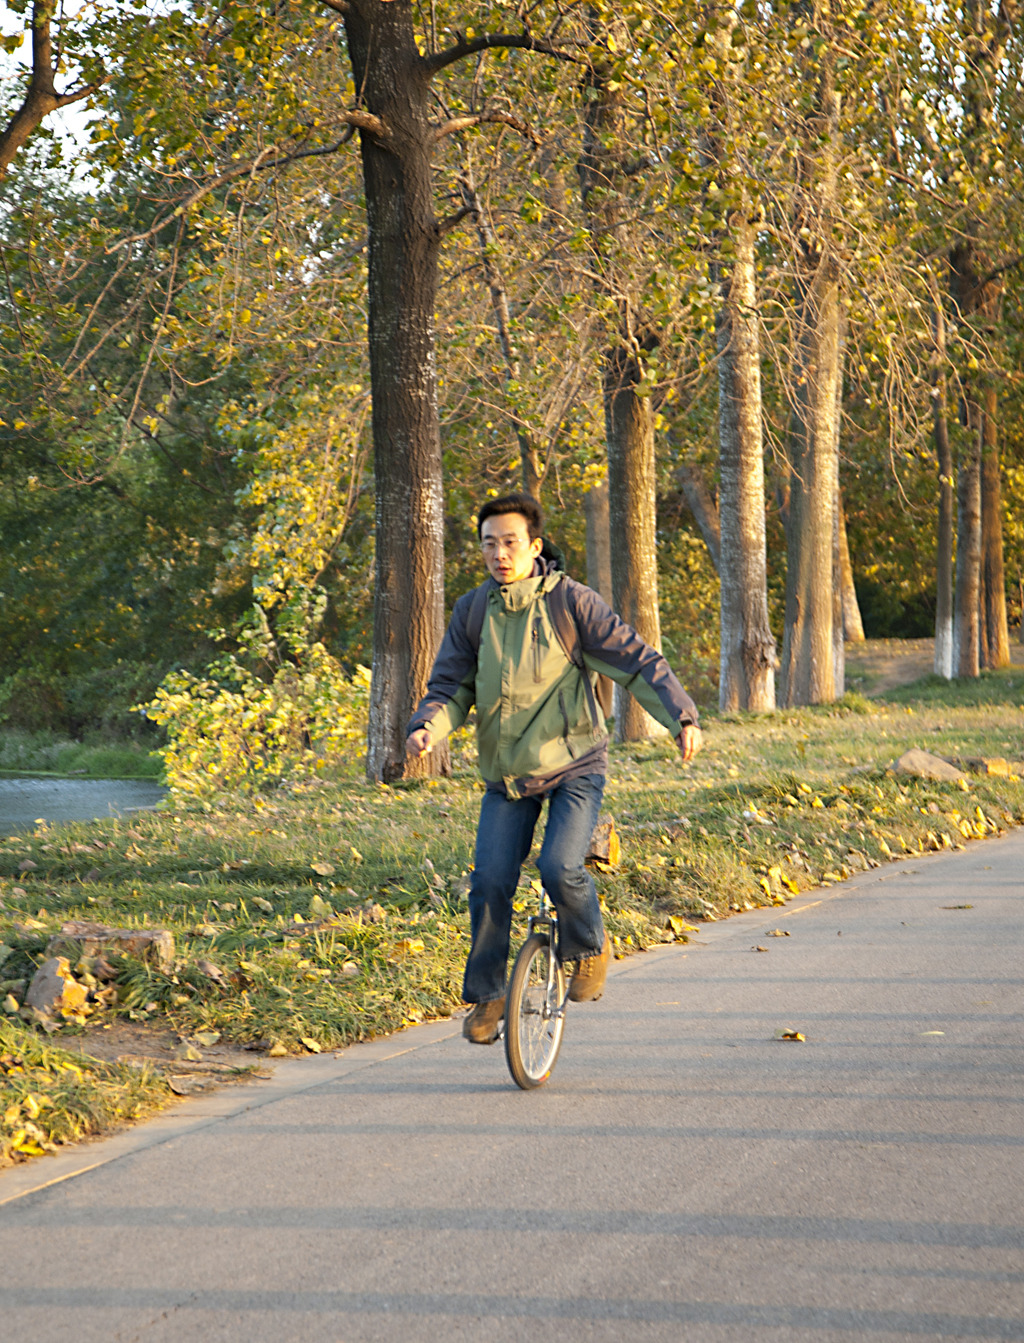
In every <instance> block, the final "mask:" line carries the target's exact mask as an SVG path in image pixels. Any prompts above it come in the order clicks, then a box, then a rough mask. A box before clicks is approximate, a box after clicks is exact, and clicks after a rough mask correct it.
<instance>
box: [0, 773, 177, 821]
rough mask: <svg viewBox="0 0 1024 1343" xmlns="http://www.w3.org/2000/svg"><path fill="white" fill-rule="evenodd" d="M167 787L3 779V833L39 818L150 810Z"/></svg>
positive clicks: (138, 782)
mask: <svg viewBox="0 0 1024 1343" xmlns="http://www.w3.org/2000/svg"><path fill="white" fill-rule="evenodd" d="M166 796H167V789H166V788H163V787H161V785H160V784H158V783H153V782H152V781H151V780H149V779H49V778H41V777H32V778H29V777H20V778H16V779H12V778H6V779H3V778H0V835H10V834H13V833H14V832H15V831H18V830H28V829H31V827H32V825H33V823H34V822H35V821H38V820H45V821H95V820H100V819H102V818H104V817H107V816H123V815H124V814H125V813H126V812H130V811H139V810H147V811H148V810H150V809H151V808H153V807H155V806H156V804H157V803H158V802H159V801H160V800H161V799H162V798H164V797H166Z"/></svg>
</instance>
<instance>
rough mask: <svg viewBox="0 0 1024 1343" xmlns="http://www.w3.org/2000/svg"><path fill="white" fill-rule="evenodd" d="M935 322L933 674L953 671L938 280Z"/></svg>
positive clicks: (948, 465)
mask: <svg viewBox="0 0 1024 1343" xmlns="http://www.w3.org/2000/svg"><path fill="white" fill-rule="evenodd" d="M932 307H933V313H934V324H935V372H934V374H933V376H932V418H933V425H934V434H935V453H936V456H937V457H938V460H939V514H938V534H937V536H936V546H935V550H936V553H935V661H934V667H935V674H936V675H937V676H944V677H945V678H946V680H947V681H948V680H949V679H950V678H951V677H952V675H953V452H952V449H951V448H950V444H949V420H948V418H947V416H948V409H947V404H946V314H945V312H944V310H943V307H942V299H941V297H940V295H939V290H938V283H937V281H936V282H934V283H933V287H932Z"/></svg>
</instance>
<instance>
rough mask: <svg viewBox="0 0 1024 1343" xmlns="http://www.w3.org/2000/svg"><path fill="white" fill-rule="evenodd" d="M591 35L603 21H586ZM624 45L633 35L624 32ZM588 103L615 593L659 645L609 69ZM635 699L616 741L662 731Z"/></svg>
mask: <svg viewBox="0 0 1024 1343" xmlns="http://www.w3.org/2000/svg"><path fill="white" fill-rule="evenodd" d="M590 24H591V28H592V30H593V29H595V28H596V25H597V19H596V17H595V16H594V15H591V17H590ZM618 36H619V38H620V41H621V42H625V41H627V40H628V36H623V34H621V33H619V34H618ZM588 81H589V85H590V92H591V93H592V95H593V96H592V98H591V99H590V101H589V102H588V103H587V110H586V119H585V122H584V137H583V150H582V154H581V156H580V163H579V177H580V191H581V195H582V198H583V208H584V210H585V212H586V214H587V216H588V218H589V219H590V220H591V222H592V225H593V228H594V233H593V237H594V242H593V252H594V266H595V270H596V271H597V273H598V274H600V275H601V276H602V277H603V279H604V284H603V285H602V286H601V293H602V295H605V294H607V293H609V292H612V293H615V294H616V295H617V296H618V313H619V317H618V325H617V329H616V330H614V331H613V332H612V335H611V343H610V345H609V348H608V349H607V350H606V352H605V356H604V374H603V380H602V381H603V389H604V416H605V437H606V440H607V444H608V494H609V513H610V518H611V540H612V592H613V595H614V598H615V602H614V605H615V609H616V610H617V611H618V613H619V614H620V615H621V617H622V619H623V620H625V621H626V622H627V623H628V624H630V625H632V626H633V628H634V629H635V630H636V632H637V633H638V634H639V635H640V637H641V638H642V639H646V641H647V642H648V643H649V644H651V646H652V647H654V648H659V649H660V647H661V620H660V616H659V612H658V566H657V558H656V552H655V543H656V525H657V515H656V494H655V471H654V416H653V413H652V410H651V403H650V398H649V397H646V396H641V395H640V394H639V392H638V388H639V387H640V385H641V383H642V381H643V367H642V356H643V350H644V349H645V348H649V346H650V345H651V344H653V343H654V342H653V340H652V339H651V335H650V333H649V332H644V331H642V322H641V321H640V317H639V313H638V311H637V308H636V306H635V304H634V301H633V299H632V297H631V295H630V289H631V277H630V276H629V275H628V274H627V273H625V270H624V268H623V267H622V266H621V264H620V263H619V262H618V261H617V260H616V253H617V252H618V251H619V250H620V249H621V245H622V232H623V230H624V229H625V228H626V225H625V224H624V223H623V222H622V219H621V215H622V199H621V188H622V184H623V183H624V182H625V181H626V180H627V176H626V172H625V169H626V160H625V155H626V151H625V148H624V146H623V144H622V140H621V136H622V116H623V101H624V95H623V90H622V86H621V84H619V83H616V81H614V80H612V79H611V78H610V76H609V73H608V70H607V69H606V68H604V67H602V66H601V65H600V64H594V65H592V66H591V67H590V70H589V72H588ZM664 731H665V729H664V728H662V727H661V726H660V724H658V723H656V722H655V720H654V719H653V718H651V717H650V716H649V715H648V714H647V713H645V712H644V710H643V709H641V708H640V706H639V705H638V704H637V703H636V701H635V700H634V699H633V697H632V696H631V695H630V694H629V693H628V692H627V691H623V690H621V689H620V688H619V687H618V686H616V689H615V735H616V737H617V738H618V740H619V741H641V740H643V738H645V737H651V736H658V735H662V734H664Z"/></svg>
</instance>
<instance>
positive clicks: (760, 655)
mask: <svg viewBox="0 0 1024 1343" xmlns="http://www.w3.org/2000/svg"><path fill="white" fill-rule="evenodd" d="M731 231H732V237H733V242H734V244H735V253H734V260H733V261H732V263H731V270H730V273H729V275H728V277H727V278H725V279H724V283H725V291H724V298H723V303H722V306H721V308H720V309H719V312H718V316H717V319H716V337H717V343H718V454H719V467H720V476H721V487H720V494H719V507H718V519H719V524H720V529H721V530H720V537H721V543H720V544H721V549H720V562H719V565H718V573H719V579H720V592H721V625H720V628H721V644H720V677H719V684H718V704H719V708H721V709H724V710H734V709H749V710H752V711H754V712H758V713H762V712H768V711H770V710H772V709H774V708H775V639H774V637H773V635H772V631H771V626H770V625H769V623H768V589H767V565H766V557H765V550H766V545H765V508H764V456H763V446H762V429H761V349H760V333H759V329H758V321H759V319H758V313H757V289H756V270H755V257H754V229H753V227H752V226H751V224H750V223H749V222H748V220H747V219H746V218H745V217H744V216H743V212H738V213H737V214H736V215H735V216H734V217H733V220H732V229H731Z"/></svg>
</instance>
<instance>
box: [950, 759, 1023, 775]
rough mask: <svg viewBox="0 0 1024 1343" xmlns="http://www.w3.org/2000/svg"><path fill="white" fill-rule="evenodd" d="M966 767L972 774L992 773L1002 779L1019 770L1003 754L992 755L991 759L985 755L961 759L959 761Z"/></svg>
mask: <svg viewBox="0 0 1024 1343" xmlns="http://www.w3.org/2000/svg"><path fill="white" fill-rule="evenodd" d="M958 763H959V764H961V765H963V767H964V769H969V770H970V772H971V773H972V774H992V775H996V776H998V777H999V778H1001V779H1008V778H1009V777H1010V775H1011V774H1014V773H1016V772H1017V771H1016V770H1015V769H1014V767H1013V766H1012V765H1011V764H1010V762H1009V761H1008V760H1004V759H1003V758H1002V756H992V757H991V758H989V759H985V758H984V757H977V756H976V757H974V758H972V759H970V760H961V761H959V762H958Z"/></svg>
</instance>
